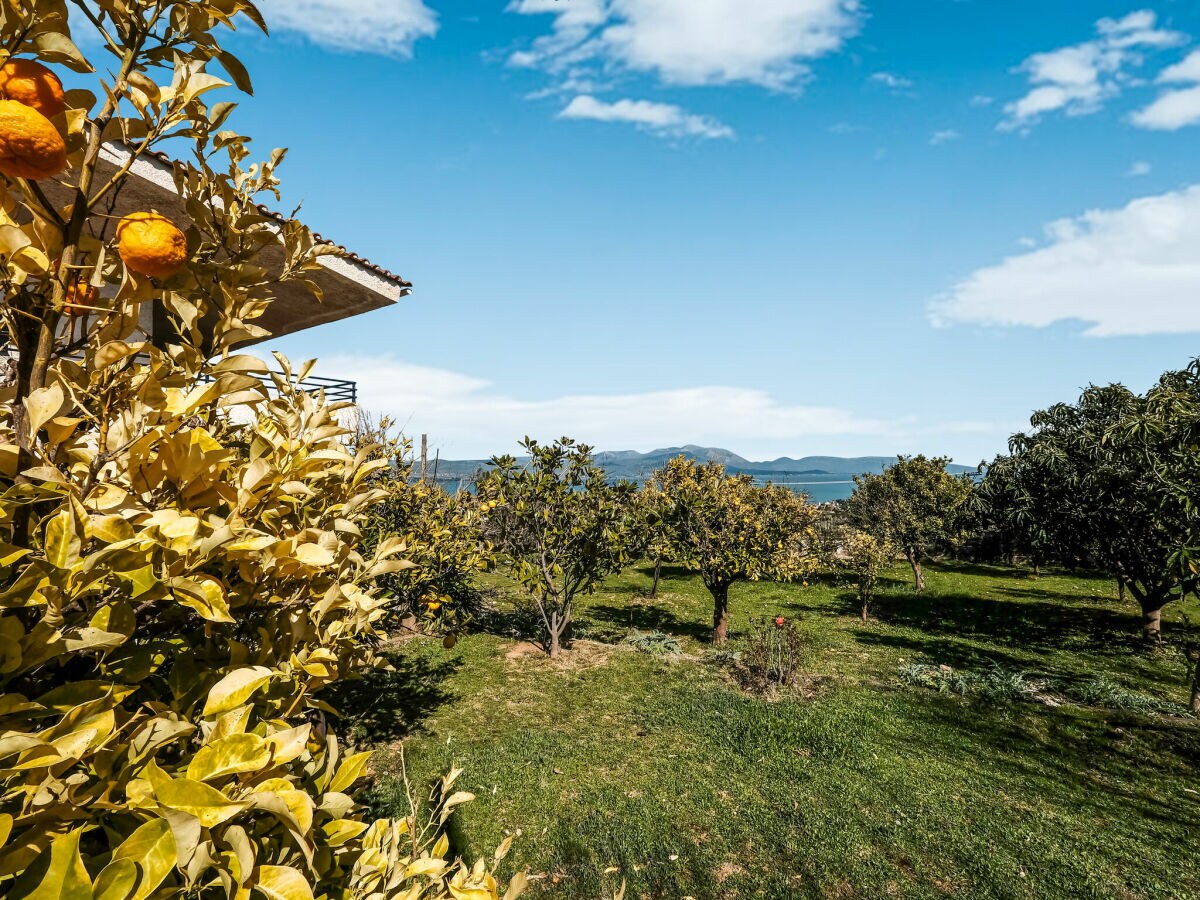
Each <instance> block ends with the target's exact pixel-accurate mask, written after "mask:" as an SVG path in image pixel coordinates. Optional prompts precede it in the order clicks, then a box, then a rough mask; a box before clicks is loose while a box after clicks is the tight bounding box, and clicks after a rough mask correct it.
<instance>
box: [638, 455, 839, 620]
mask: <svg viewBox="0 0 1200 900" xmlns="http://www.w3.org/2000/svg"><path fill="white" fill-rule="evenodd" d="M652 482H653V490H654V491H655V492H657V493H658V495H659V496H660V498H661V499H660V500H659V503H658V506H659V509H660V511H661V515H662V519H663V523H664V525H665V527H666V529H667V533H668V536H669V543H670V548H671V549H670V557H671V559H672V560H674V561H675V562H678V563H680V564H681V565H683V566H685V567H687V568H689V569H691V570H693V571H695V572H699V573H700V577H701V579H702V580H703V581H704V586H705V587H707V588H708V590H709V593H711V594H712V597H713V633H712V639H713V643H714V644H723V643H725V639H726V636H727V634H728V630H729V589H730V587H732V585H733V584H734V582H736V581H739V580H742V579H746V580H750V581H757V580H759V579H761V578H772V579H776V580H780V581H783V580H789V579H795V578H801V577H803V576H804V575H806V574H808V573H809V572H811V571H813V569H814V568H816V565H817V562H816V556H815V553H814V552H813V540H814V531H813V528H814V524H815V523H816V518H817V516H816V508H815V507H813V506H812V505H810V504H809V503H808V502H807V500H806V499H805V498H804V497H803V496H802V495H800V494H796V493H794V492H792V491H789V490H788V489H787V488H782V487H777V486H775V485H771V484H768V485H765V486H758V485H755V484H754V481H753V479H752V478H751V477H750V476H749V475H728V474H726V472H725V467H724V466H722V465H720V464H719V463H704V464H702V465H697V464H696V463H695V462H694V461H692V460H690V459H688V458H687V457H684V456H679V457H676V458H675V459H672V460H670V461H669V462H668V463H667V465H666V467H665V468H663V469H660V470H659V471H657V472H655V473H654V475H653V476H652Z"/></svg>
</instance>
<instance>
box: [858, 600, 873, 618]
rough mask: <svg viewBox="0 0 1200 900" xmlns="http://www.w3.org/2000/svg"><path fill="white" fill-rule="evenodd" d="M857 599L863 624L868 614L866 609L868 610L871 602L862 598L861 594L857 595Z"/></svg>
mask: <svg viewBox="0 0 1200 900" xmlns="http://www.w3.org/2000/svg"><path fill="white" fill-rule="evenodd" d="M858 599H859V600H860V601H861V602H862V620H863V623H864V624H865V623H866V621H867V612H868V609H869V608H870V605H871V601H870V600H869V599H868V598H866V597H864V596H862V595H861V594H860V595H859V598H858Z"/></svg>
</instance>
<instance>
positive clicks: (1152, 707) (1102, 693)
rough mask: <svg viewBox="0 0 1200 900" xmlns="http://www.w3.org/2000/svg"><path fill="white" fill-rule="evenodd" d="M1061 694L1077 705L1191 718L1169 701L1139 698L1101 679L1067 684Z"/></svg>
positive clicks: (1126, 689) (1183, 708)
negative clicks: (1082, 704)
mask: <svg viewBox="0 0 1200 900" xmlns="http://www.w3.org/2000/svg"><path fill="white" fill-rule="evenodd" d="M1062 690H1063V693H1064V694H1065V695H1066V696H1067V697H1070V698H1071V699H1072V700H1074V701H1076V702H1077V703H1084V704H1086V705H1088V706H1103V707H1107V708H1108V709H1124V710H1129V711H1130V712H1139V713H1145V714H1147V715H1154V714H1159V715H1165V716H1187V715H1191V711H1190V710H1188V708H1187V707H1185V706H1184V705H1183V704H1181V703H1172V702H1171V701H1169V700H1160V699H1158V698H1157V697H1151V696H1149V695H1148V694H1139V693H1137V692H1136V691H1131V690H1129V689H1128V688H1126V687H1122V686H1121V685H1120V684H1117V682H1115V681H1113V680H1112V679H1110V678H1107V677H1105V676H1103V675H1100V676H1097V677H1096V678H1091V679H1088V680H1087V681H1081V682H1072V683H1067V684H1065V685H1064V686H1063V689H1062Z"/></svg>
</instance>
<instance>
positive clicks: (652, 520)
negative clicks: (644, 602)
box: [637, 478, 671, 599]
mask: <svg viewBox="0 0 1200 900" xmlns="http://www.w3.org/2000/svg"><path fill="white" fill-rule="evenodd" d="M637 502H638V507H639V513H640V520H641V535H640V536H641V541H640V542H639V548H638V552H639V553H641V554H643V555H644V556H645V557H646V558H648V559H649V560H650V561H651V562H652V563H653V564H654V576H653V581H652V583H651V585H650V597H651V598H652V599H653V598H655V597H657V596H658V585H659V581H660V580H661V578H662V566H663V562H664V561H666V560H668V559H670V556H671V529H670V527H669V525H668V524H667V517H666V513H667V508H666V497H665V496H664V495H663V493H662V491H660V490H659V489H658V487H657V485H656V483H655V481H654V479H653V478H651V479H648V480H647V481H646V482H645V483H643V484H642V488H641V490H640V491H639V492H638V497H637Z"/></svg>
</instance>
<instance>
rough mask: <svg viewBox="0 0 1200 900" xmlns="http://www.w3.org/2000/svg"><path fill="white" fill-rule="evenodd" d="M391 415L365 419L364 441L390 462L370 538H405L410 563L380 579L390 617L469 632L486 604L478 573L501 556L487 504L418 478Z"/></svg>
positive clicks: (381, 477) (366, 533) (379, 478)
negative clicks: (488, 534)
mask: <svg viewBox="0 0 1200 900" xmlns="http://www.w3.org/2000/svg"><path fill="white" fill-rule="evenodd" d="M390 426H391V423H390V422H389V421H387V420H384V421H382V422H380V423H379V424H378V425H372V424H371V423H370V421H369V419H368V418H367V417H365V416H363V417H360V425H359V434H358V436H357V439H358V440H359V441H360V442H363V443H366V444H368V445H372V446H375V447H378V448H379V449H378V451H377V453H378V455H379V456H380V457H381V458H383V459H385V460H386V461H387V463H388V465H387V467H386V468H385V469H383V470H382V471H380V472H379V473H378V474H377V475H376V476H375V479H376V480H375V482H374V486H376V487H379V488H381V489H382V490H383V491H384V492H385V493H386V499H384V500H382V501H381V502H379V503H377V504H375V505H374V506H372V507H371V509H370V510H369V511H368V514H367V522H366V527H365V528H364V529H363V538H364V543H365V544H366V546H367V547H369V548H371V547H375V546H377V545H378V544H379V543H380V542H381V541H384V540H387V539H389V538H392V537H399V538H400V539H401V541H403V543H404V556H405V559H406V560H407V562H408V563H409V565H407V566H406V567H405V568H403V569H400V570H399V571H396V572H391V573H388V574H387V575H384V576H381V577H380V578H379V581H378V584H379V589H380V593H381V595H382V596H383V597H385V598H386V600H387V611H388V620H389V622H390V623H391V624H395V623H397V622H407V623H409V624H410V625H411V623H412V622H413V621H414V620H415V621H416V622H417V623H418V624H419V626H420V627H421V628H422V629H424V630H426V631H433V632H443V633H448V634H454V633H456V632H459V631H461V630H462V629H463V628H464V627H465V626H466V625H467V624H468V623H469V622H470V621H471V619H472V617H473V615H474V614H475V613H476V612H477V611H478V608H479V606H480V603H481V596H480V593H479V589H478V588H477V587H476V586H475V583H474V576H475V575H477V574H478V573H480V572H482V571H487V570H488V569H490V568H492V566H493V563H494V554H493V553H492V549H491V546H490V545H489V544H488V542H487V541H486V540H484V538H483V534H482V532H481V530H480V524H481V520H482V512H483V510H482V504H481V503H480V501H479V499H478V498H477V497H475V496H473V495H471V494H470V493H468V492H466V491H461V492H459V493H456V494H450V493H447V492H446V491H444V490H442V489H441V488H440V487H438V486H437V485H436V484H430V483H429V482H423V481H413V468H414V467H413V459H412V446H411V442H409V441H407V440H405V439H403V438H397V437H394V436H392V435H391V434H390Z"/></svg>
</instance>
